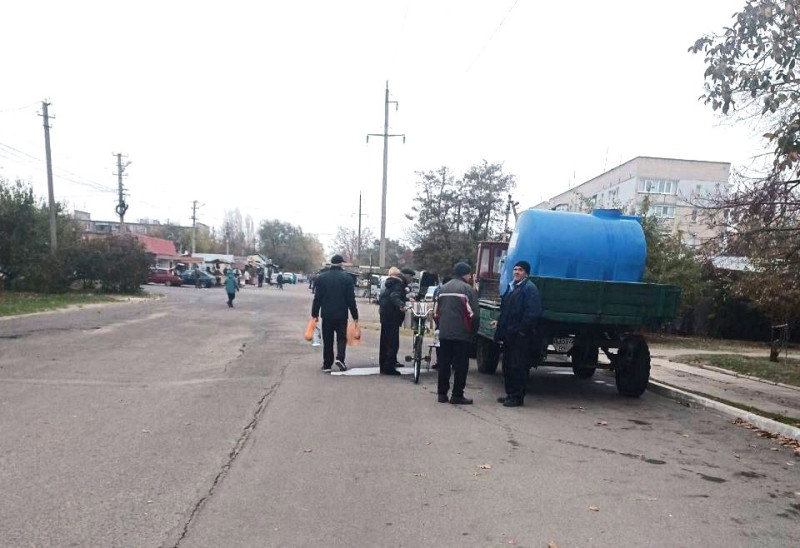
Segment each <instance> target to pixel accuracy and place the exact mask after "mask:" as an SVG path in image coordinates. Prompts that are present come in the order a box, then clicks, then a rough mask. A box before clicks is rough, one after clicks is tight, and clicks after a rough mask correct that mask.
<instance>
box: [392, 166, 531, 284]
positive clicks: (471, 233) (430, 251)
mask: <svg viewBox="0 0 800 548" xmlns="http://www.w3.org/2000/svg"><path fill="white" fill-rule="evenodd" d="M417 175H418V176H419V180H418V181H417V187H418V189H419V192H418V194H417V197H416V198H415V205H414V206H413V207H412V211H413V213H412V214H411V215H407V217H408V218H409V219H412V220H414V221H415V225H414V230H413V232H412V233H411V234H410V239H411V243H412V244H413V245H414V246H415V249H414V263H415V264H416V265H417V266H418V267H419V268H425V269H426V270H436V271H438V272H443V273H446V272H449V271H450V270H451V269H452V267H453V265H454V264H455V263H456V262H458V261H461V260H467V261H468V262H470V263H471V262H473V260H472V258H473V257H474V256H475V254H476V252H477V248H478V247H477V246H478V242H479V241H480V240H489V239H494V238H498V237H499V236H500V235H501V232H502V230H503V220H504V212H505V197H506V196H507V194H508V192H509V191H510V190H512V189H513V188H514V186H515V184H516V183H515V180H514V176H513V175H510V174H506V173H504V172H503V166H502V164H497V163H494V164H490V163H488V162H487V161H486V160H483V161H482V163H480V164H478V165H476V166H472V167H471V168H470V169H469V170H468V171H467V172H466V173H465V174H464V175H463V176H462V177H461V178H460V179H458V180H456V179H455V177H454V176H453V174H452V171H451V170H450V169H448V168H447V167H445V166H443V167H441V168H439V169H438V170H436V171H428V172H417Z"/></svg>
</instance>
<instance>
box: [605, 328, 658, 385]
mask: <svg viewBox="0 0 800 548" xmlns="http://www.w3.org/2000/svg"><path fill="white" fill-rule="evenodd" d="M615 362H616V363H614V377H615V378H616V381H617V391H618V392H619V393H620V394H621V395H623V396H626V397H629V398H638V397H639V396H641V395H642V394H643V393H644V391H645V390H646V389H647V383H648V382H649V381H650V349H649V348H648V347H647V343H646V342H645V340H644V337H642V336H641V335H624V336H623V337H622V341H621V342H620V347H619V351H618V352H617V359H616V360H615Z"/></svg>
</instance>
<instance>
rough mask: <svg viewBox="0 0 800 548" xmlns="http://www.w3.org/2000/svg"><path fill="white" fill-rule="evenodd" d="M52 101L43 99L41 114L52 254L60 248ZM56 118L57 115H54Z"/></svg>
mask: <svg viewBox="0 0 800 548" xmlns="http://www.w3.org/2000/svg"><path fill="white" fill-rule="evenodd" d="M49 106H50V103H48V102H47V101H42V113H41V114H40V116H41V117H42V118H44V154H45V162H46V163H47V198H48V202H49V209H50V211H49V214H50V215H49V216H50V254H51V255H55V254H56V250H57V248H58V242H57V241H56V198H55V194H54V193H53V161H52V158H51V157H50V118H51V116H50V115H49V114H48V113H47V107H49ZM52 118H55V116H52Z"/></svg>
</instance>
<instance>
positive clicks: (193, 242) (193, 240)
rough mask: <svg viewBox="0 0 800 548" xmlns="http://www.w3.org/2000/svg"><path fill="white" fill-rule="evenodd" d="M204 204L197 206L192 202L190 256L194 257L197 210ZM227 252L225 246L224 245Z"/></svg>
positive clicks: (195, 202)
mask: <svg viewBox="0 0 800 548" xmlns="http://www.w3.org/2000/svg"><path fill="white" fill-rule="evenodd" d="M204 205H205V204H201V205H197V200H194V201H193V202H192V256H194V249H195V241H196V238H197V210H198V209H199V208H201V207H203V206H204ZM226 250H227V244H226Z"/></svg>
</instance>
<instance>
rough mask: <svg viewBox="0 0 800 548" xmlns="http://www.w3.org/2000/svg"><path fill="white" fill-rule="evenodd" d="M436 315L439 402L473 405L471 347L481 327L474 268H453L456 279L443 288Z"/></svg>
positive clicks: (437, 303) (467, 266)
mask: <svg viewBox="0 0 800 548" xmlns="http://www.w3.org/2000/svg"><path fill="white" fill-rule="evenodd" d="M434 316H435V317H436V318H438V322H439V360H438V361H439V368H438V369H439V382H438V387H437V392H438V395H439V403H447V402H448V401H449V402H450V403H453V404H458V405H469V404H471V403H472V400H471V399H470V398H467V397H464V387H465V386H466V385H467V371H468V370H469V348H470V343H471V342H472V338H473V337H474V335H475V333H476V332H477V330H478V324H479V322H480V316H478V295H477V294H476V293H475V290H474V289H473V287H472V268H470V266H469V265H468V264H467V263H457V264H456V265H455V267H453V278H452V279H451V280H450V281H449V282H447V283H446V284H444V285H443V286H442V288H441V290H440V291H439V296H438V299H437V301H436V309H435V312H434ZM451 369H452V371H453V394H452V396H451V397H450V399H449V400H448V398H447V392H448V391H449V390H450V370H451Z"/></svg>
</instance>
